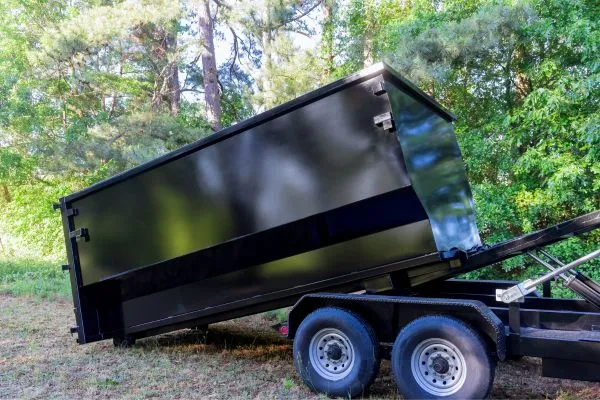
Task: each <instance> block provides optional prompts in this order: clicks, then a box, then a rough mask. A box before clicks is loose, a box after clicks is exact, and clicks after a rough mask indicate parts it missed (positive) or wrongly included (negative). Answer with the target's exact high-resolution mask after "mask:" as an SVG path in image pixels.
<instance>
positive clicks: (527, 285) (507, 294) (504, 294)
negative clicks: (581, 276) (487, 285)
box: [496, 249, 600, 304]
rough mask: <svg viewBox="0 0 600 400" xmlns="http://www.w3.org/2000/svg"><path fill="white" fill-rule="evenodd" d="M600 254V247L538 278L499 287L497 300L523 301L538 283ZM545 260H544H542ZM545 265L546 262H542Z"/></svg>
mask: <svg viewBox="0 0 600 400" xmlns="http://www.w3.org/2000/svg"><path fill="white" fill-rule="evenodd" d="M598 256H600V249H598V250H596V251H593V252H591V253H589V254H587V255H585V256H583V257H581V258H579V259H577V260H575V261H573V262H570V263H569V264H566V265H563V266H562V267H559V268H554V269H553V270H551V271H550V272H548V273H547V274H545V275H543V276H541V277H539V278H536V279H528V280H526V281H524V282H521V283H519V284H518V285H515V286H512V287H510V288H508V289H506V290H503V289H497V290H496V300H498V301H501V302H503V303H507V304H510V303H513V302H520V301H523V298H524V297H525V296H526V295H528V294H529V293H532V292H534V291H535V288H536V286H537V285H540V284H542V283H544V282H547V281H550V280H551V279H553V278H555V277H557V276H560V275H561V274H564V273H566V272H569V271H571V270H572V269H573V268H575V267H577V266H579V265H581V264H583V263H585V262H588V261H590V260H592V259H594V258H596V257H598ZM542 261H543V260H542ZM542 265H544V264H542Z"/></svg>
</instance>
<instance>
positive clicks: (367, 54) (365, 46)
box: [362, 2, 375, 68]
mask: <svg viewBox="0 0 600 400" xmlns="http://www.w3.org/2000/svg"><path fill="white" fill-rule="evenodd" d="M374 7H375V6H374V5H373V3H371V2H365V4H364V8H363V12H364V14H365V15H364V18H365V22H364V24H365V26H364V31H363V35H362V53H363V54H362V56H363V67H365V68H366V67H368V66H370V65H372V64H373V32H374V30H375V8H374Z"/></svg>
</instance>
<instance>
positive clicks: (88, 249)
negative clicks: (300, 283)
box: [73, 76, 409, 285]
mask: <svg viewBox="0 0 600 400" xmlns="http://www.w3.org/2000/svg"><path fill="white" fill-rule="evenodd" d="M381 79H382V78H381V76H377V77H375V78H372V79H370V80H368V81H366V82H362V83H359V84H356V85H354V86H350V87H347V88H345V89H343V90H341V91H338V92H335V93H333V94H331V95H329V96H326V97H323V98H321V99H318V100H316V101H314V102H312V103H309V104H307V105H305V106H303V107H301V108H298V109H295V110H293V111H291V112H289V113H286V114H284V115H281V116H279V117H277V118H275V119H273V120H270V121H267V122H265V123H263V124H260V125H258V126H255V127H253V128H251V129H249V130H247V131H243V132H241V133H239V134H237V135H235V136H231V137H229V138H226V139H224V140H222V141H219V142H217V143H214V144H211V145H210V146H208V147H205V148H201V149H199V150H197V151H195V152H193V153H191V154H188V155H186V156H184V157H181V158H178V159H175V160H172V161H169V162H168V163H166V164H163V165H161V166H160V167H157V168H154V169H151V170H148V171H145V172H143V173H141V174H139V175H136V176H133V177H131V178H129V179H127V180H126V181H123V182H120V183H118V184H115V185H113V186H109V187H107V188H104V189H102V190H100V191H97V192H95V193H93V194H91V195H89V196H85V197H82V198H80V199H74V200H73V207H76V208H78V210H79V214H78V215H77V217H75V224H76V227H75V228H82V227H84V228H87V229H88V232H89V241H86V242H82V243H81V244H80V246H79V256H80V260H81V270H82V278H83V283H84V284H85V285H88V284H91V283H94V282H98V281H101V280H103V279H106V278H109V277H112V276H114V275H117V274H121V273H124V272H127V271H130V270H133V269H136V268H141V267H146V266H149V265H154V264H157V263H160V262H164V261H165V260H169V259H173V258H175V257H180V256H182V255H185V254H189V253H192V252H196V251H199V250H201V249H206V248H210V247H211V246H215V245H217V244H219V243H223V242H226V241H231V240H234V239H236V238H239V237H243V236H245V235H251V234H255V233H257V232H261V231H264V230H267V229H270V228H273V227H276V226H280V225H283V224H286V223H290V222H293V221H296V220H298V219H301V218H305V217H307V216H310V215H313V214H316V213H320V212H326V211H327V210H330V209H333V208H336V207H340V206H344V205H346V204H350V203H353V202H357V201H360V200H363V199H366V198H370V197H373V196H377V195H380V194H383V193H386V192H390V191H393V190H397V189H399V188H402V187H406V186H408V185H409V179H408V177H407V174H406V171H405V168H404V163H403V161H402V153H401V150H400V146H399V145H398V143H397V141H396V139H395V138H394V136H393V135H390V134H389V133H388V132H386V131H384V130H383V129H381V128H379V127H377V126H375V125H374V124H373V117H374V116H375V115H378V114H381V113H384V112H389V102H388V101H387V99H385V98H383V97H378V96H376V95H374V94H373V86H374V84H375V83H376V82H377V81H378V80H379V81H380V80H381ZM198 268H201V266H198Z"/></svg>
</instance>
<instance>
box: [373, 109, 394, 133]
mask: <svg viewBox="0 0 600 400" xmlns="http://www.w3.org/2000/svg"><path fill="white" fill-rule="evenodd" d="M373 123H374V124H375V126H378V127H380V128H383V129H385V130H386V131H390V132H391V131H393V130H394V118H393V117H392V113H391V112H386V113H383V114H379V115H376V116H375V117H373Z"/></svg>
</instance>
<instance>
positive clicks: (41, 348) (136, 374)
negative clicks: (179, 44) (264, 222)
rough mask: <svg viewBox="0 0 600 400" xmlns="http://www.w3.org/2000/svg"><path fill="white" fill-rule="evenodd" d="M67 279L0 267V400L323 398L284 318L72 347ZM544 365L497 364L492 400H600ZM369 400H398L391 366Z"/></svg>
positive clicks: (28, 267) (587, 386)
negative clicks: (295, 355)
mask: <svg viewBox="0 0 600 400" xmlns="http://www.w3.org/2000/svg"><path fill="white" fill-rule="evenodd" d="M69 298H70V287H69V281H68V274H67V273H65V272H62V271H61V269H60V266H59V265H55V264H52V263H44V262H36V261H27V260H24V261H23V260H21V261H12V262H8V261H0V398H7V399H12V398H32V399H33V398H39V399H45V398H60V399H63V398H64V399H67V398H125V399H146V398H186V399H194V398H217V399H232V398H233V399H235V398H278V399H284V398H285V399H306V398H313V399H321V398H325V397H323V396H317V395H315V394H313V393H311V392H310V391H309V390H308V389H307V387H306V386H305V385H303V384H302V382H301V381H300V380H299V378H298V376H297V374H296V371H295V369H294V366H293V360H292V347H291V342H289V341H287V340H285V339H283V338H282V337H280V336H279V335H278V334H277V333H275V332H274V331H273V330H272V329H271V328H270V326H271V325H273V323H274V322H282V321H283V320H285V316H286V313H287V309H281V310H275V311H273V312H269V313H264V314H260V315H254V316H250V317H245V318H241V319H237V320H232V321H227V322H223V323H219V324H215V325H211V326H210V328H209V330H208V332H201V331H192V330H181V331H177V332H172V333H168V334H165V335H161V336H157V337H150V338H146V339H142V340H139V341H138V343H137V344H136V346H135V347H133V348H131V349H117V348H114V347H113V346H112V343H110V341H104V342H97V343H92V344H89V345H85V346H79V345H77V344H76V343H75V339H74V338H73V337H71V336H70V334H69V333H68V328H69V327H70V326H73V325H74V323H75V321H74V317H73V313H72V304H71V302H70V300H68V299H69ZM540 372H541V363H540V361H539V360H537V359H531V358H525V359H523V360H521V361H519V362H513V361H511V362H504V363H499V364H498V367H497V370H496V379H495V383H494V388H493V391H492V398H531V399H538V398H539V399H548V398H555V399H561V400H567V399H598V398H600V385H599V384H592V383H588V382H577V381H570V380H560V379H550V378H541V377H540V376H539V375H540ZM370 396H371V398H373V399H397V398H399V394H398V391H397V389H396V386H395V383H394V381H393V378H392V375H391V371H390V364H389V362H388V361H383V362H382V367H381V372H380V374H379V376H378V377H377V379H376V381H375V383H374V384H373V386H372V388H371V394H370Z"/></svg>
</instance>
